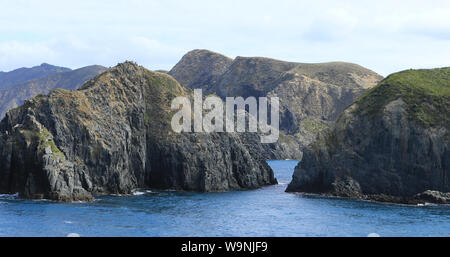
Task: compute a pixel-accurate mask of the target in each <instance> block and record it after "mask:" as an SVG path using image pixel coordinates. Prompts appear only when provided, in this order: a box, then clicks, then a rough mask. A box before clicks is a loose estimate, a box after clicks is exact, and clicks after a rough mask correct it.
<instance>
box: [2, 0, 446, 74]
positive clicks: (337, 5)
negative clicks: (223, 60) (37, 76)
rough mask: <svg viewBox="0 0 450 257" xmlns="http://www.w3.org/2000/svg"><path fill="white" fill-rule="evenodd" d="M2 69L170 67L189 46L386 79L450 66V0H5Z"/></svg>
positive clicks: (230, 54) (232, 55)
mask: <svg viewBox="0 0 450 257" xmlns="http://www.w3.org/2000/svg"><path fill="white" fill-rule="evenodd" d="M0 6H2V14H1V16H0V70H10V69H13V68H17V67H21V66H31V65H36V64H39V63H41V62H49V63H53V64H56V65H65V66H69V67H72V68H76V67H80V66H84V65H89V64H102V65H106V66H112V65H115V64H116V63H118V62H121V61H124V60H125V59H131V60H135V61H137V62H138V63H140V64H142V65H144V66H146V67H148V68H151V69H158V68H163V69H169V68H170V67H171V66H173V65H174V64H175V63H176V62H177V61H178V60H179V58H181V56H182V55H183V54H184V53H185V52H187V51H189V50H192V49H194V48H207V49H211V50H214V51H217V52H222V53H224V54H226V55H229V56H231V57H234V56H236V55H246V56H257V55H258V56H268V57H273V58H278V59H286V60H289V61H298V62H322V61H337V60H341V61H350V62H356V63H359V64H361V65H364V66H366V67H368V68H371V69H373V70H375V71H377V72H379V73H381V74H383V75H387V74H389V73H391V72H395V71H398V70H399V69H406V68H421V67H434V66H450V58H449V57H450V19H448V17H450V3H449V2H448V1H411V0H409V1H395V2H394V1H387V0H386V1H370V2H369V1H357V0H353V1H350V0H348V1H331V0H329V1H328V0H323V1H318V0H317V1H294V0H284V1H283V0H281V1H268V0H260V1H235V0H232V1H211V0H209V1H207V0H202V1H174V0H168V1H140V0H133V1H130V0H116V1H106V0H103V1H86V0H77V1H64V2H63V1H56V0H52V1H50V0H42V1H26V0H20V1H2V0H0Z"/></svg>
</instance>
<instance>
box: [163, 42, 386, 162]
mask: <svg viewBox="0 0 450 257" xmlns="http://www.w3.org/2000/svg"><path fill="white" fill-rule="evenodd" d="M169 73H170V74H171V75H172V76H174V78H176V79H177V80H178V81H179V82H180V83H181V84H183V85H186V86H188V87H190V88H202V89H203V90H204V91H205V92H206V93H207V94H217V95H219V96H220V97H222V98H225V97H227V96H242V97H249V96H255V97H259V96H278V97H279V98H280V119H281V120H280V130H281V131H282V134H283V136H282V137H281V138H280V144H283V145H284V146H285V147H284V149H283V157H284V158H291V159H300V158H301V151H300V150H301V149H302V148H303V147H304V146H306V145H308V144H310V143H311V142H312V141H313V140H314V138H315V136H316V134H317V133H318V132H320V131H321V130H323V129H325V128H327V127H328V126H329V125H330V124H331V122H332V121H335V120H336V118H337V116H338V115H339V114H340V113H342V111H343V110H344V109H345V108H346V107H348V106H349V105H350V104H352V103H353V102H354V101H355V100H356V99H357V97H359V96H360V95H362V94H363V93H364V92H365V91H366V90H367V89H369V88H371V87H373V86H375V85H376V84H377V83H378V82H379V81H380V80H381V79H382V77H381V76H380V75H378V74H376V73H375V72H373V71H370V70H368V69H365V68H363V67H361V66H359V65H356V64H351V63H343V62H333V63H319V64H306V63H294V62H284V61H279V60H274V59H269V58H261V57H237V58H236V59H234V60H231V59H229V58H228V57H225V56H223V55H220V54H217V53H214V52H210V51H207V50H194V51H191V52H189V53H187V54H186V55H185V56H183V58H182V59H181V60H180V62H179V63H178V64H177V65H175V67H174V68H173V69H172V70H171V71H170V72H169Z"/></svg>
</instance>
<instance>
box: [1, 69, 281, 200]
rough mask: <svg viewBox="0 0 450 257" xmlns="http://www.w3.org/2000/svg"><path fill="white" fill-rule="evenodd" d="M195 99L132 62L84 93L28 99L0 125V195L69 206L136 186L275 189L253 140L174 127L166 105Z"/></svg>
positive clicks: (164, 77)
mask: <svg viewBox="0 0 450 257" xmlns="http://www.w3.org/2000/svg"><path fill="white" fill-rule="evenodd" d="M190 95H191V91H190V90H189V89H187V88H184V87H182V86H180V85H179V84H178V82H177V81H175V80H174V79H173V78H172V77H171V76H169V75H166V74H163V73H158V72H151V71H149V70H146V69H144V68H142V67H140V66H137V65H136V64H133V63H130V62H127V63H123V64H119V65H118V66H116V67H114V68H112V69H110V70H108V71H107V72H105V73H103V74H101V75H99V76H97V77H96V78H95V79H93V80H90V81H89V82H87V83H86V84H85V85H84V86H83V87H82V88H80V90H78V91H69V90H62V89H56V90H54V91H51V92H50V94H49V95H48V96H38V97H35V98H33V99H31V100H29V101H27V102H26V103H25V104H24V105H23V106H21V107H19V108H16V109H13V110H11V111H10V112H8V113H7V115H6V117H5V119H3V120H2V122H1V123H0V192H2V193H12V192H19V193H20V195H21V196H23V197H27V198H50V199H55V200H60V201H71V200H90V199H92V193H120V194H128V193H131V191H132V190H133V189H135V188H158V189H179V190H195V191H224V190H230V189H246V188H257V187H260V186H263V185H270V184H274V183H276V180H275V178H274V176H273V172H272V170H271V169H270V167H269V166H268V165H267V163H266V162H265V160H264V159H262V158H261V157H260V156H259V151H260V149H261V147H263V146H261V144H260V143H259V136H258V135H257V134H241V135H240V134H234V133H231V134H230V133H209V134H208V133H204V134H195V133H181V134H179V133H175V132H173V131H172V129H171V126H170V121H171V118H172V114H173V113H174V112H175V111H176V110H171V109H170V103H171V101H172V99H173V98H175V97H176V96H188V97H190ZM247 145H251V146H254V147H247Z"/></svg>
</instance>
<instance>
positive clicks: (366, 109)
mask: <svg viewBox="0 0 450 257" xmlns="http://www.w3.org/2000/svg"><path fill="white" fill-rule="evenodd" d="M400 97H401V98H402V99H403V101H404V102H405V104H406V108H407V110H406V111H407V115H408V118H409V119H411V120H414V121H416V122H417V123H418V124H419V125H422V126H425V127H445V128H446V129H450V113H449V112H450V67H447V68H437V69H421V70H405V71H401V72H398V73H394V74H391V75H390V76H388V77H387V78H386V79H384V80H383V81H381V82H380V83H379V84H378V85H377V86H376V87H374V88H372V89H370V90H368V91H367V92H366V93H365V94H364V95H363V96H361V97H360V98H359V99H358V100H357V101H356V103H357V105H358V107H357V109H356V112H357V113H359V114H366V115H371V116H372V115H379V114H381V112H382V110H383V107H384V106H386V104H388V103H390V102H391V101H394V100H396V99H398V98H400Z"/></svg>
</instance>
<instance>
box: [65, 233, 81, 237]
mask: <svg viewBox="0 0 450 257" xmlns="http://www.w3.org/2000/svg"><path fill="white" fill-rule="evenodd" d="M66 237H81V236H80V234H77V233H69V234H67V236H66Z"/></svg>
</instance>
